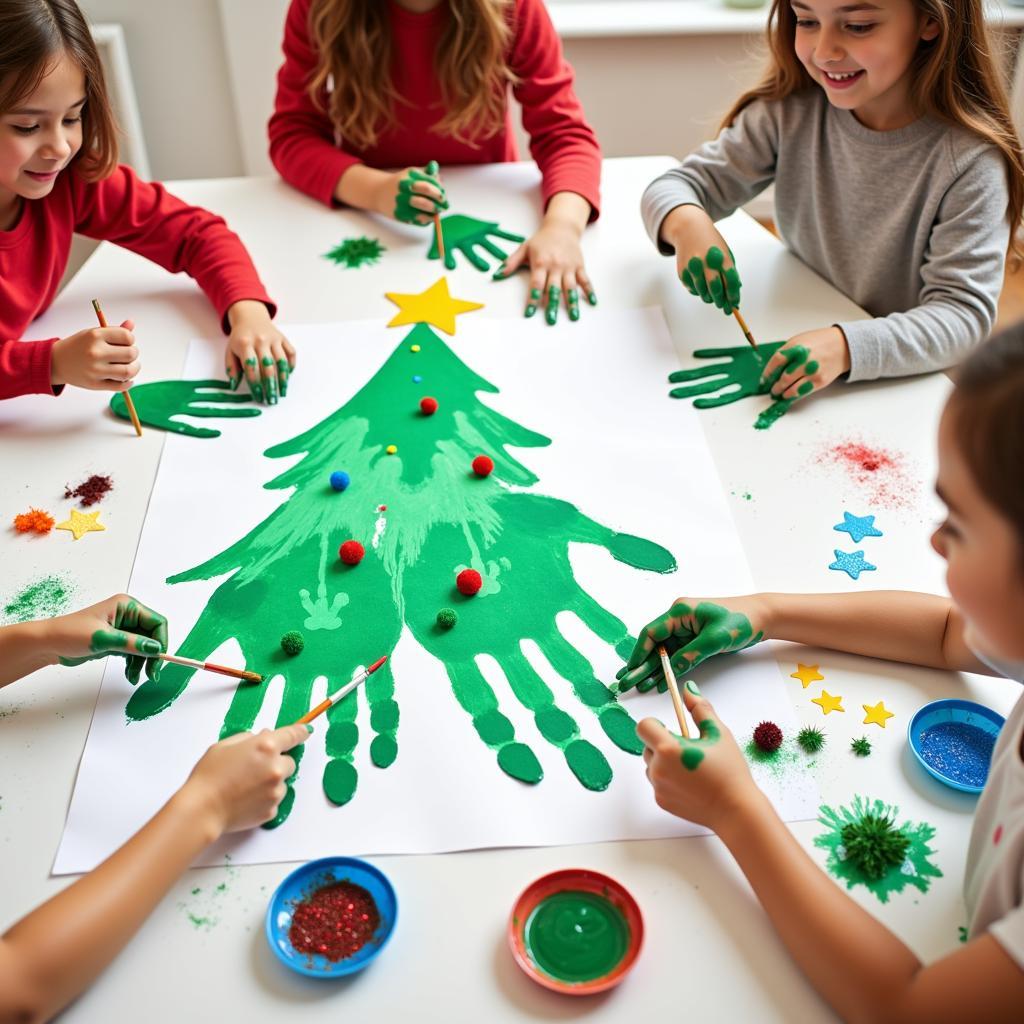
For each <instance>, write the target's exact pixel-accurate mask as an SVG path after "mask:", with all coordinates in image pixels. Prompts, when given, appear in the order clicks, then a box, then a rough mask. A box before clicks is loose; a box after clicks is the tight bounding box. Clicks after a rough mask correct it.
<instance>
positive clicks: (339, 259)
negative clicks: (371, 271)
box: [324, 235, 387, 270]
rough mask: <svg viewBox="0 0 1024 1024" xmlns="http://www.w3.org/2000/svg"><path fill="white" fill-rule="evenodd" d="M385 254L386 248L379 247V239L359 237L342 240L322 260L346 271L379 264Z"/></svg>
mask: <svg viewBox="0 0 1024 1024" xmlns="http://www.w3.org/2000/svg"><path fill="white" fill-rule="evenodd" d="M385 252H387V248H386V247H385V246H383V245H381V243H380V240H379V239H377V238H367V237H366V236H365V235H360V236H359V237H358V238H346V239H344V240H343V241H342V242H340V243H339V244H338V245H336V246H335V247H334V248H333V249H331V250H329V251H328V252H325V253H324V259H325V260H330V261H331V262H332V263H335V264H337V265H338V266H343V267H345V268H346V269H348V270H353V269H356V268H358V267H369V266H372V265H373V264H374V263H378V262H380V258H381V256H382V255H383V254H384V253H385Z"/></svg>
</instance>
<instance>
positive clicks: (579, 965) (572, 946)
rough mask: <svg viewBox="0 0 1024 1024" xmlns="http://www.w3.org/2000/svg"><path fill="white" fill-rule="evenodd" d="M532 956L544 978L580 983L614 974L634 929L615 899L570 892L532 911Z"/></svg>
mask: <svg viewBox="0 0 1024 1024" xmlns="http://www.w3.org/2000/svg"><path fill="white" fill-rule="evenodd" d="M523 944H524V946H525V949H526V952H527V955H528V956H529V957H530V959H531V960H532V961H533V962H534V963H535V964H536V965H537V967H538V968H540V970H541V971H543V972H544V973H545V974H547V975H549V976H550V977H552V978H556V979H558V980H559V981H565V982H570V983H580V982H585V981H593V980H594V979H595V978H602V977H604V976H605V975H606V974H609V973H610V972H611V971H613V970H614V969H615V968H616V967H617V966H618V964H619V963H620V962H621V961H622V958H623V957H624V956H625V955H626V951H627V950H628V949H629V925H628V923H627V922H626V919H625V917H624V916H623V914H622V912H621V911H620V910H619V909H618V907H616V906H615V905H614V904H613V903H612V902H611V901H610V900H607V899H605V898H604V897H603V896H599V895H597V893H592V892H581V891H576V890H566V891H565V892H558V893H555V894H554V895H552V896H549V897H548V898H547V899H546V900H543V901H541V902H540V903H539V904H538V905H537V906H536V907H534V909H533V910H532V911H531V913H530V916H529V917H528V918H527V919H526V926H525V927H524V928H523Z"/></svg>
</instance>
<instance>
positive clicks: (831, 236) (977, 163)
mask: <svg viewBox="0 0 1024 1024" xmlns="http://www.w3.org/2000/svg"><path fill="white" fill-rule="evenodd" d="M768 43H769V47H770V51H771V58H770V67H769V70H768V72H767V74H766V75H765V77H764V79H763V81H762V82H761V84H760V85H758V86H757V87H756V88H754V89H751V90H750V91H749V92H747V93H744V94H743V95H742V96H741V97H740V98H739V100H737V102H736V103H735V105H734V106H733V108H732V110H731V111H730V112H729V114H728V115H727V116H726V118H725V121H724V124H723V128H722V130H721V133H720V134H719V136H718V138H716V139H715V140H714V141H712V142H709V143H707V144H705V145H704V146H703V147H701V148H700V149H699V150H697V151H696V152H695V153H693V154H692V155H691V156H689V157H687V158H686V160H684V161H683V163H682V164H681V165H680V166H679V167H678V168H675V169H673V170H671V171H669V172H668V173H667V174H664V175H662V176H661V177H660V178H658V179H656V180H655V181H654V182H652V184H651V185H650V186H649V187H648V189H647V191H646V192H645V194H644V197H643V203H642V208H643V217H644V222H645V225H646V227H647V230H648V233H649V234H650V236H651V238H652V240H653V241H654V242H655V243H656V244H657V246H658V249H659V250H660V251H661V252H662V253H664V254H666V255H671V254H673V253H674V254H675V257H676V266H677V270H678V273H679V276H680V277H681V279H682V281H683V284H684V285H685V286H686V287H687V288H688V289H689V290H690V291H691V292H692V293H693V294H695V295H699V296H700V297H701V298H702V299H703V300H704V301H705V302H714V303H715V304H716V305H717V306H718V307H719V308H720V309H722V310H723V311H724V312H725V313H727V314H728V313H731V312H732V310H733V308H734V307H736V306H738V305H739V293H740V278H739V271H738V268H737V267H736V264H735V261H734V260H733V255H732V253H731V252H730V251H729V247H728V245H727V244H726V243H725V240H724V239H723V238H722V236H721V235H720V234H719V233H718V231H717V230H716V229H715V226H714V221H717V220H720V219H721V218H723V217H726V216H728V215H729V214H731V213H732V212H733V211H734V210H736V209H737V208H738V207H740V206H742V205H743V204H744V203H746V202H748V201H749V200H751V199H752V198H753V197H754V196H756V195H757V194H758V193H760V192H761V191H763V190H764V189H765V188H767V187H768V186H769V185H770V184H772V183H773V182H774V184H775V219H776V223H777V225H778V230H779V234H780V235H781V237H782V239H783V241H784V242H785V243H786V245H787V246H789V248H790V249H792V250H793V252H794V253H795V254H796V255H797V256H799V257H800V259H802V260H803V261H804V262H805V263H806V264H808V266H810V267H811V268H812V269H814V270H816V271H817V272H818V273H819V274H821V275H822V276H823V277H824V278H826V279H827V280H828V281H830V282H831V283H832V284H833V285H835V287H836V288H838V289H839V290H840V291H841V292H843V293H845V294H846V295H848V296H849V297H850V298H851V299H853V301H854V302H856V303H858V304H859V305H860V306H863V307H864V308H865V309H866V310H867V311H868V313H870V314H871V316H872V317H873V318H874V319H867V320H855V321H843V322H842V323H836V324H830V325H827V326H824V327H820V328H816V329H814V330H810V331H804V332H802V333H800V334H797V335H795V336H794V337H792V338H790V339H789V340H788V343H783V344H781V345H779V346H776V348H775V351H774V354H773V355H772V356H771V358H770V359H769V360H767V362H766V365H765V366H764V369H763V374H762V377H761V387H762V388H763V389H765V390H768V389H769V388H770V391H771V394H772V395H773V396H775V397H776V398H777V399H781V400H783V401H785V402H791V401H793V400H796V399H799V398H801V397H804V396H806V395H809V394H812V393H815V392H817V391H820V390H821V389H822V388H824V387H827V386H828V385H829V384H831V383H832V382H833V381H834V380H836V379H837V378H838V377H840V376H842V375H843V374H846V375H847V379H848V380H850V381H859V380H872V379H875V378H878V377H895V376H902V375H906V374H914V373H922V372H924V371H928V370H936V369H940V368H942V367H948V366H953V365H954V364H956V363H957V362H959V361H960V360H961V359H962V358H963V357H964V355H966V353H967V352H968V351H969V350H970V349H971V348H972V347H973V346H974V345H976V344H977V343H978V342H980V341H981V340H983V339H984V338H985V337H987V335H988V333H989V331H990V330H991V328H992V324H993V321H994V319H995V314H996V303H997V300H998V297H999V292H1000V289H1001V287H1002V281H1003V264H1004V260H1005V256H1006V253H1007V248H1008V243H1010V242H1011V239H1012V236H1013V233H1014V232H1015V231H1016V229H1017V227H1018V225H1019V224H1020V220H1021V210H1022V204H1024V159H1022V154H1021V146H1020V142H1019V140H1018V138H1017V135H1016V132H1015V130H1014V127H1013V124H1012V121H1011V118H1010V113H1009V108H1008V104H1007V99H1006V94H1005V90H1004V88H1003V84H1002V81H1001V78H1000V72H999V68H998V67H997V64H996V61H995V59H994V57H993V54H992V44H991V42H990V39H989V36H988V33H987V32H986V28H985V22H984V3H983V0H870V2H867V3H857V4H853V5H850V4H847V3H845V0H773V3H772V8H771V14H770V20H769V27H768ZM695 375H699V374H698V371H693V370H684V371H681V373H680V374H677V375H673V376H674V378H675V379H676V380H693V379H695ZM709 385H710V382H707V381H705V382H704V383H703V384H702V385H697V387H696V388H694V387H690V388H684V389H682V390H681V392H680V393H677V397H690V396H691V395H693V394H698V393H701V391H703V392H707V391H708V389H709ZM733 394H735V396H736V397H741V396H742V391H741V392H734V393H733ZM723 399H724V400H728V396H727V395H722V396H721V398H720V399H719V400H718V404H721V401H722V400H723ZM700 404H708V400H707V399H704V400H703V402H702V403H700ZM712 404H714V400H712ZM781 411H784V410H781Z"/></svg>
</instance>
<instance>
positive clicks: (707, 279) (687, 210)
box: [661, 206, 741, 316]
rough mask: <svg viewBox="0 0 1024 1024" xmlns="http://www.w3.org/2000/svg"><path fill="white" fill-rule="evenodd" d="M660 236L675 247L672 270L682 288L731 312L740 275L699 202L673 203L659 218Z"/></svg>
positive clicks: (729, 252) (734, 304)
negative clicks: (662, 216)
mask: <svg viewBox="0 0 1024 1024" xmlns="http://www.w3.org/2000/svg"><path fill="white" fill-rule="evenodd" d="M661 237H662V239H664V241H666V242H668V244H669V245H671V246H672V247H673V248H674V249H675V251H676V273H677V274H678V275H679V280H680V281H682V282H683V285H684V286H685V287H686V290H687V291H688V292H689V293H690V294H691V295H697V296H699V297H700V298H701V299H703V301H704V302H707V303H712V302H713V303H714V304H715V305H716V306H717V307H718V308H719V309H720V310H721V311H722V312H723V313H725V315H726V316H732V311H733V309H734V308H739V304H740V288H741V282H740V275H739V271H738V270H737V269H736V264H735V261H734V260H733V258H732V250H731V249H730V248H729V245H728V243H727V242H726V240H725V239H724V238H723V237H722V236H721V235H720V234H719V232H718V230H717V229H716V228H715V225H714V222H713V221H712V220H711V218H710V217H709V216H708V215H707V214H706V213H705V212H704V211H703V210H702V209H701V208H700V207H699V206H677V207H676V208H675V209H674V210H672V211H671V212H670V213H669V215H668V216H667V217H666V218H665V220H664V221H663V222H662V226H661Z"/></svg>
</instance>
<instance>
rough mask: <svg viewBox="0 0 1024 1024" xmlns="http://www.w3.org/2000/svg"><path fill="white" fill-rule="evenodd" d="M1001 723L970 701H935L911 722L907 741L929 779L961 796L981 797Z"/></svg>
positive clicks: (991, 711)
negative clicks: (978, 795)
mask: <svg viewBox="0 0 1024 1024" xmlns="http://www.w3.org/2000/svg"><path fill="white" fill-rule="evenodd" d="M1004 721H1005V719H1004V718H1003V716H1002V715H999V714H996V712H995V711H993V710H992V709H991V708H987V707H985V706H984V704H976V703H975V702H974V701H972V700H935V701H932V702H931V704H925V706H924V707H923V708H920V709H919V710H918V712H917V714H915V715H914V717H913V718H912V719H911V720H910V726H909V728H908V729H907V738H908V739H909V740H910V749H911V750H913V752H914V756H915V757H916V758H917V759H918V761H920V762H921V766H922V767H923V768H924V770H925V771H926V772H927V773H928V774H929V775H931V776H934V777H935V778H936V779H938V780H939V782H943V783H945V784H946V785H947V786H951V787H952V788H953V789H959V790H960V791H961V792H963V793H980V792H981V791H982V789H984V788H985V781H986V780H987V779H988V769H989V763H990V762H991V760H992V748H993V747H994V746H995V744H996V737H997V736H998V735H999V730H1000V729H1002V727H1003V723H1004Z"/></svg>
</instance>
